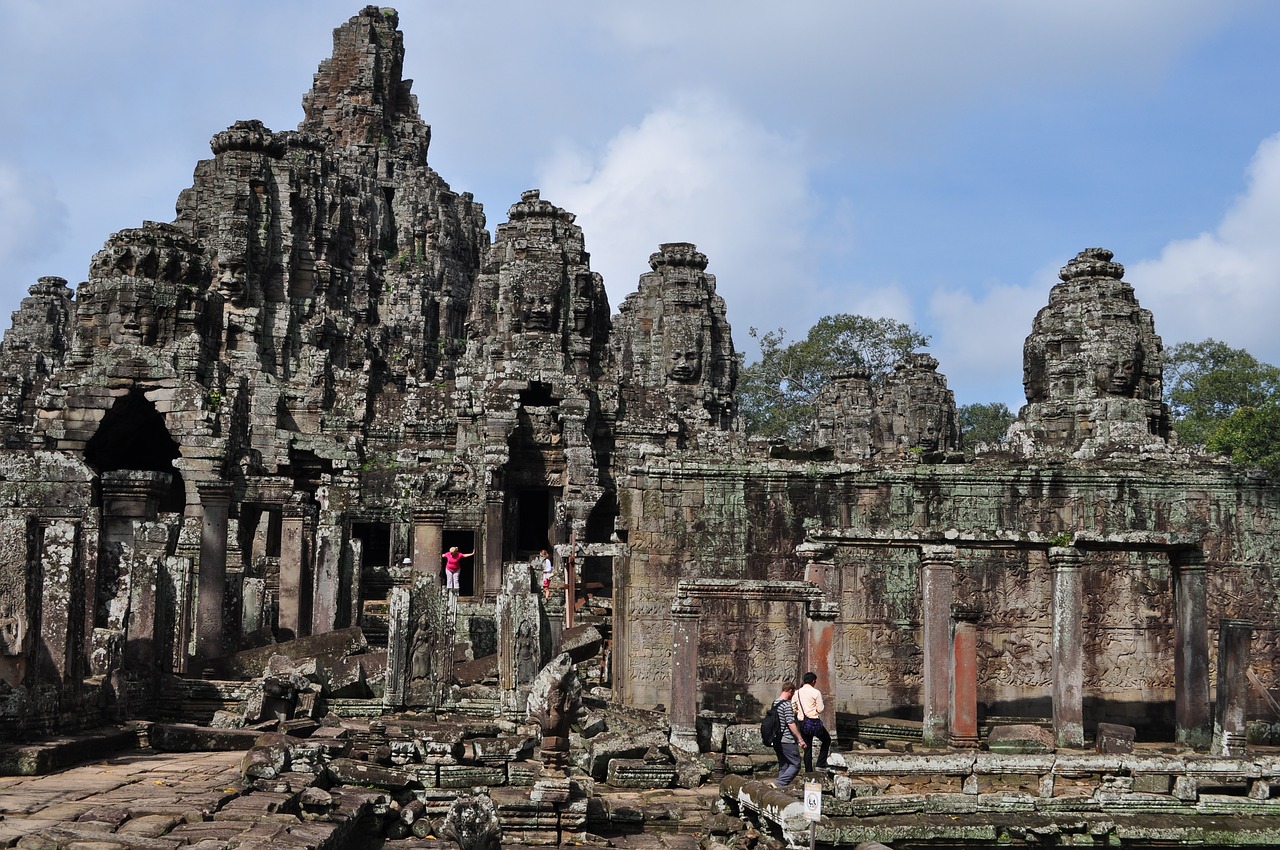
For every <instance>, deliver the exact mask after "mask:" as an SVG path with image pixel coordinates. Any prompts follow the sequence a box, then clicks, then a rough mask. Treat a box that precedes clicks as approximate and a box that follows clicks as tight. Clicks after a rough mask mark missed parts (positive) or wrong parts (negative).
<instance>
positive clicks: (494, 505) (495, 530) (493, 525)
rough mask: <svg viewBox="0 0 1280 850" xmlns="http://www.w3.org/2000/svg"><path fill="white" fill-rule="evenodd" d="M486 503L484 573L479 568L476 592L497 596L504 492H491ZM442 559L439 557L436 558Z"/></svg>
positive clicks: (500, 561) (500, 579)
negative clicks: (480, 572) (481, 573)
mask: <svg viewBox="0 0 1280 850" xmlns="http://www.w3.org/2000/svg"><path fill="white" fill-rule="evenodd" d="M488 496H489V498H488V499H486V500H485V503H484V573H483V575H480V574H479V571H478V570H477V571H476V572H477V575H476V586H475V590H474V594H475V595H476V596H477V597H480V596H484V598H485V599H486V600H487V599H490V598H497V594H498V591H499V590H501V589H502V540H503V536H504V534H505V531H504V530H503V522H502V520H503V501H502V492H501V491H499V492H496V493H495V492H490V493H489V494H488ZM436 560H437V561H438V560H440V559H439V558H437V559H436Z"/></svg>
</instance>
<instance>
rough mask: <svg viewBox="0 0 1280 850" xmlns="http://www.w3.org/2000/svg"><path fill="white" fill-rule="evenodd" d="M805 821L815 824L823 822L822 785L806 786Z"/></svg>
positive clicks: (806, 784)
mask: <svg viewBox="0 0 1280 850" xmlns="http://www.w3.org/2000/svg"><path fill="white" fill-rule="evenodd" d="M804 819H805V820H811V821H814V822H815V823H816V822H817V821H820V820H822V783H821V782H806V783H805V784H804Z"/></svg>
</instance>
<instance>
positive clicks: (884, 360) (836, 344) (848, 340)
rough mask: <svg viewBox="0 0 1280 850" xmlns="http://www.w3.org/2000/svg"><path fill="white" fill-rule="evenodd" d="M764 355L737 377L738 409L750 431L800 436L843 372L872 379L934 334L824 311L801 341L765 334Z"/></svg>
mask: <svg viewBox="0 0 1280 850" xmlns="http://www.w3.org/2000/svg"><path fill="white" fill-rule="evenodd" d="M751 338H752V339H755V340H758V341H759V345H760V359H759V360H758V361H756V362H755V363H752V364H751V365H750V366H745V367H743V369H742V371H741V372H740V373H739V377H738V391H737V396H738V409H739V410H740V411H741V413H742V419H743V425H744V427H745V428H746V430H747V433H749V434H759V435H762V436H768V437H781V438H784V439H795V438H796V437H798V436H799V435H800V434H802V433H803V432H804V429H805V427H806V426H808V424H809V423H810V422H811V421H812V420H813V416H814V409H813V402H814V399H816V398H817V395H818V391H819V390H821V389H822V387H823V385H824V384H826V382H827V380H828V379H829V378H830V377H831V376H832V375H835V374H838V373H840V372H849V371H853V370H859V369H860V370H865V371H867V372H869V373H870V374H871V375H872V376H873V380H874V379H876V378H877V377H878V376H879V375H881V374H882V373H884V372H885V371H886V370H887V369H888V368H889V367H890V366H892V365H893V363H894V362H895V361H897V360H899V359H900V358H902V357H905V356H906V355H908V354H910V353H912V352H913V351H916V350H917V349H920V348H924V347H925V346H927V345H928V344H929V337H928V336H926V335H924V334H922V333H920V332H918V331H916V330H915V329H914V328H912V327H911V326H910V325H906V324H903V323H902V322H896V321H894V320H893V319H871V318H868V317H866V316H856V315H853V314H850V313H838V314H836V315H834V316H824V317H822V318H821V319H819V320H818V322H817V324H815V325H814V326H813V327H812V328H810V329H809V334H808V336H806V337H805V338H804V339H802V340H797V341H796V342H792V343H789V344H788V343H786V331H785V330H782V329H781V328H779V329H778V330H776V331H769V332H768V333H763V334H762V333H760V332H759V331H758V330H757V329H756V328H752V329H751Z"/></svg>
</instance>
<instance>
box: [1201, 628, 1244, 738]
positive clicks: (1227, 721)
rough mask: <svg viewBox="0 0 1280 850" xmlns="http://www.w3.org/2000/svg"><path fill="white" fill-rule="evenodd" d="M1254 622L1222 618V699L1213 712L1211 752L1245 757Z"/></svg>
mask: <svg viewBox="0 0 1280 850" xmlns="http://www.w3.org/2000/svg"><path fill="white" fill-rule="evenodd" d="M1252 640H1253V623H1251V622H1249V621H1248V620H1231V619H1228V618H1226V617H1223V618H1222V619H1221V620H1219V621H1218V699H1217V702H1216V705H1215V711H1214V715H1213V746H1212V748H1211V750H1210V753H1211V755H1215V756H1230V757H1232V758H1241V757H1243V756H1244V754H1245V744H1246V743H1247V738H1246V734H1245V733H1246V729H1245V712H1246V710H1247V709H1248V707H1249V681H1248V678H1247V676H1248V671H1249V655H1250V653H1249V650H1250V642H1251V641H1252Z"/></svg>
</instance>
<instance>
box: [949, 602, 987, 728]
mask: <svg viewBox="0 0 1280 850" xmlns="http://www.w3.org/2000/svg"><path fill="white" fill-rule="evenodd" d="M981 616H982V609H981V608H979V607H977V606H975V605H963V604H956V605H952V606H951V627H952V630H953V634H952V640H951V730H950V743H951V746H953V747H964V748H972V747H977V746H978V625H977V624H978V618H979V617H981Z"/></svg>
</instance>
